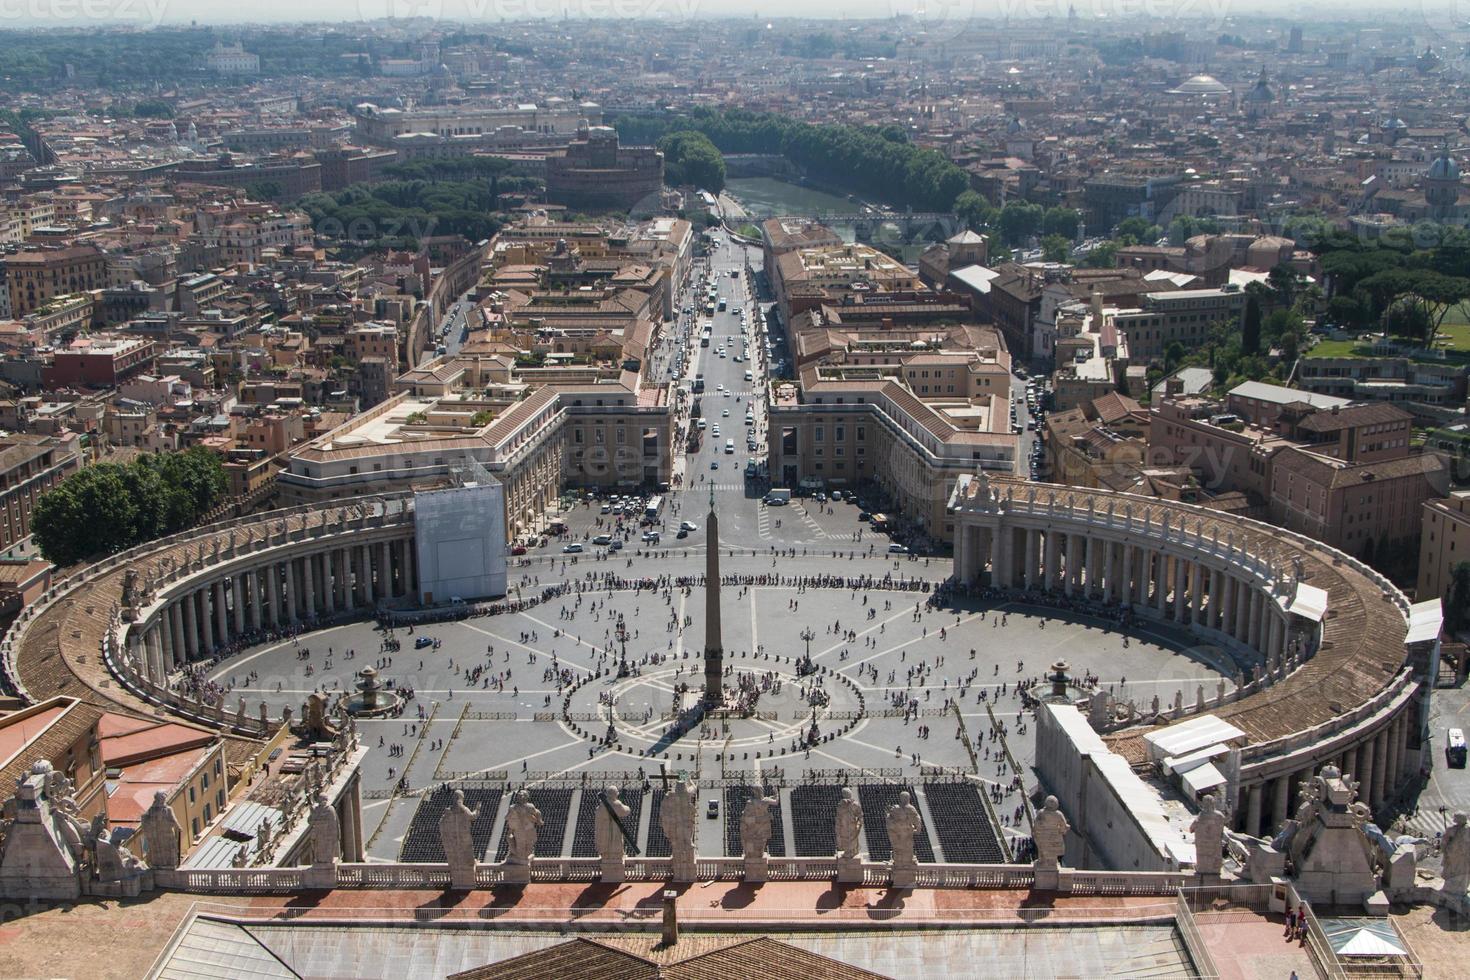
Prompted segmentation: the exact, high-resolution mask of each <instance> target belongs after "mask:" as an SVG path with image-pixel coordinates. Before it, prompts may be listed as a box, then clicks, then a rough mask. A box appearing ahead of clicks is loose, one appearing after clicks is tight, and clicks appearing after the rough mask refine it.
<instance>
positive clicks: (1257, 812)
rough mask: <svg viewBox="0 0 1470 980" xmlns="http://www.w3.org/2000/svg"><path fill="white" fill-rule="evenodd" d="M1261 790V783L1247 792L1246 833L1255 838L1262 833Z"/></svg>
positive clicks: (1252, 786) (1254, 785) (1253, 785)
mask: <svg viewBox="0 0 1470 980" xmlns="http://www.w3.org/2000/svg"><path fill="white" fill-rule="evenodd" d="M1261 790H1262V784H1260V783H1254V784H1252V785H1251V787H1250V788H1249V789H1247V790H1246V796H1245V832H1246V833H1247V834H1250V835H1251V836H1253V837H1255V836H1259V835H1260V833H1261V796H1262V793H1261Z"/></svg>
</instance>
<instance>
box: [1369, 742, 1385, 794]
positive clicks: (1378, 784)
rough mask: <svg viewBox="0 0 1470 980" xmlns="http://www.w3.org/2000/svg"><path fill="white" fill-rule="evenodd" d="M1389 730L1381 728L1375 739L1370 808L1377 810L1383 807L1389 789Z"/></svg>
mask: <svg viewBox="0 0 1470 980" xmlns="http://www.w3.org/2000/svg"><path fill="white" fill-rule="evenodd" d="M1387 775H1388V729H1387V728H1380V729H1379V730H1378V734H1377V735H1376V736H1374V738H1373V793H1372V796H1371V801H1370V804H1369V805H1370V806H1372V807H1373V808H1374V809H1375V810H1376V809H1378V808H1379V807H1380V806H1382V805H1383V799H1384V797H1385V796H1386V795H1387V794H1386V792H1385V791H1386V790H1387V788H1388V780H1387V778H1386V777H1387Z"/></svg>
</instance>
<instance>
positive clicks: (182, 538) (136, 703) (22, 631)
mask: <svg viewBox="0 0 1470 980" xmlns="http://www.w3.org/2000/svg"><path fill="white" fill-rule="evenodd" d="M408 506H409V504H408V500H407V498H405V497H403V496H401V495H384V496H379V497H360V498H357V499H355V500H353V501H351V502H350V503H327V504H313V505H308V506H302V507H294V508H289V509H284V510H274V511H266V512H263V513H261V514H254V515H249V516H246V517H240V518H235V519H232V520H229V521H223V522H220V523H217V524H212V525H209V526H207V527H202V528H196V529H193V530H190V531H184V532H181V533H179V534H176V535H171V536H169V537H167V538H162V539H159V540H157V541H154V542H149V543H146V544H143V545H140V546H138V547H136V548H131V549H129V550H127V551H125V552H122V553H120V554H118V555H114V556H111V557H109V558H106V559H102V560H101V561H99V562H97V563H95V564H93V565H90V566H87V567H86V568H82V569H78V570H77V571H75V572H73V573H72V574H70V575H68V576H66V577H65V578H63V579H61V580H60V581H59V582H58V583H57V584H56V585H55V586H54V587H53V588H52V589H51V591H50V592H48V593H47V595H46V596H45V597H43V598H42V599H41V600H40V601H39V602H38V603H36V604H35V605H33V606H32V607H31V608H29V609H28V610H26V611H25V612H24V613H23V614H22V615H21V617H20V618H18V619H17V620H16V622H15V623H14V624H13V625H12V626H11V628H10V630H9V632H8V633H7V634H6V635H5V638H4V641H3V643H0V656H3V657H4V659H5V669H6V672H7V674H8V675H9V676H10V677H11V678H12V680H13V681H14V682H15V683H16V686H17V687H19V688H20V690H21V692H22V693H23V695H24V696H25V697H26V698H28V699H29V700H31V701H33V702H36V701H43V700H45V699H47V698H51V697H55V696H57V695H65V696H67V697H75V698H80V699H82V700H83V701H86V702H88V703H91V704H94V705H96V706H98V707H100V708H102V709H104V710H123V711H129V712H134V713H141V714H147V715H153V714H158V713H159V711H160V709H159V707H158V706H157V705H155V704H152V703H150V702H148V701H146V700H144V699H143V698H142V697H140V696H138V695H136V694H135V693H133V692H132V691H130V690H129V689H128V688H127V687H125V686H124V685H123V684H121V683H119V681H118V679H117V678H116V677H115V676H113V675H112V673H111V672H110V671H109V670H108V666H107V663H106V660H105V658H104V656H103V654H102V642H103V639H104V638H105V637H106V636H107V633H108V631H109V629H111V630H114V631H115V630H116V629H117V626H118V623H117V621H116V618H115V617H116V614H117V613H118V611H119V610H120V609H121V608H122V606H123V593H124V589H125V584H126V581H127V578H128V574H129V572H136V573H137V580H138V581H140V582H142V583H144V584H149V583H151V588H152V589H153V590H154V591H155V592H156V593H157V594H158V596H162V595H163V594H164V593H165V592H166V591H167V590H168V589H169V588H170V586H171V584H172V582H171V580H170V576H173V577H174V578H173V580H172V581H177V580H178V579H179V578H180V577H183V576H184V575H192V576H199V577H200V582H201V584H202V583H204V582H207V581H209V580H210V579H209V575H208V571H209V569H211V568H214V567H221V566H224V565H228V564H234V563H236V562H240V561H243V560H245V559H248V558H251V557H252V556H253V557H254V558H255V559H257V560H258V561H260V562H264V561H266V560H267V558H268V555H269V553H270V552H271V551H272V550H282V551H284V549H285V548H286V547H287V546H288V545H287V544H284V543H283V535H282V531H283V530H284V531H285V540H286V541H288V542H290V544H293V545H296V546H299V545H300V543H301V541H302V535H303V534H305V535H311V536H314V535H316V534H326V533H331V532H333V531H335V530H338V529H342V524H341V522H340V521H341V516H342V515H343V514H344V513H345V514H346V515H347V516H348V525H347V527H348V528H350V527H352V526H353V525H354V523H355V520H356V515H358V514H359V513H372V512H373V511H376V512H377V514H376V515H375V516H378V517H381V518H383V519H387V518H389V517H392V516H393V514H392V513H391V512H392V511H393V509H394V508H398V513H399V514H406V513H407V512H408V511H407V508H408ZM359 508H362V510H361V511H360V510H359ZM373 526H378V525H376V524H374V525H373ZM232 534H233V538H232V537H231V535H232ZM231 540H233V542H234V545H235V547H234V549H233V550H232V549H231V548H230V542H231ZM191 566H192V567H191ZM154 601H157V597H155V600H154ZM255 746H256V743H254V742H253V741H251V740H250V739H245V738H236V737H234V736H227V754H228V755H229V756H230V758H231V761H236V760H238V759H239V758H243V757H244V756H247V755H249V754H252V753H253V749H254V747H255Z"/></svg>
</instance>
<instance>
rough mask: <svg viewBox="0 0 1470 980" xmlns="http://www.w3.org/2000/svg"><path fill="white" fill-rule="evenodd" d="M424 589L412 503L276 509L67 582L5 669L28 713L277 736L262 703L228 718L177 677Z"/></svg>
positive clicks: (16, 636) (33, 621)
mask: <svg viewBox="0 0 1470 980" xmlns="http://www.w3.org/2000/svg"><path fill="white" fill-rule="evenodd" d="M417 581H418V579H417V563H416V559H415V553H414V525H413V505H412V498H411V497H408V496H379V497H363V498H359V499H357V500H355V501H353V502H351V503H349V504H342V503H334V504H326V505H312V506H304V507H295V508H291V509H288V510H279V511H270V512H267V513H264V514H259V515H252V516H247V517H242V518H236V519H234V520H231V521H226V522H222V523H219V524H213V525H210V526H207V527H203V528H199V529H196V530H194V531H189V532H184V533H182V534H178V535H173V536H171V537H168V538H163V539H160V540H158V541H155V542H151V543H149V544H146V545H141V546H139V547H137V548H133V549H129V550H128V551H125V552H122V553H121V554H118V555H114V556H112V557H111V558H107V559H104V560H103V561H101V562H98V563H97V564H95V565H91V566H89V567H87V568H85V569H82V570H81V571H79V572H77V573H75V574H73V575H71V576H68V577H67V578H66V579H63V580H62V581H60V582H58V583H57V584H56V585H55V586H53V587H52V588H51V589H50V590H49V591H48V592H47V593H46V594H45V595H44V596H43V597H42V598H41V600H40V601H38V602H37V603H35V604H33V605H32V606H31V607H30V608H28V609H27V610H26V611H25V612H24V613H23V614H22V615H21V616H20V617H19V618H18V619H17V620H16V622H15V624H14V625H13V626H12V627H11V629H10V631H9V633H7V634H6V636H5V639H4V641H3V642H0V662H3V665H4V669H5V671H6V673H7V676H8V678H9V680H10V681H11V684H12V686H14V687H15V688H16V690H18V691H19V692H20V693H21V695H22V696H23V697H25V698H26V699H27V700H29V701H39V700H44V699H45V698H48V697H52V696H55V695H58V694H66V695H71V696H78V697H83V698H84V699H86V700H91V701H93V702H95V703H99V704H101V705H102V706H103V707H107V706H109V705H108V703H109V702H111V703H112V704H115V705H120V706H123V707H127V708H130V709H132V710H140V709H141V710H152V705H163V706H164V707H167V708H169V709H171V710H174V711H176V712H178V713H180V714H183V715H185V716H187V717H190V718H192V719H194V720H196V721H204V722H206V723H211V724H215V725H219V726H221V727H225V728H228V729H232V730H233V731H234V732H235V734H238V735H243V736H246V737H254V738H258V737H263V736H266V735H268V734H270V733H271V732H272V731H273V730H274V729H275V728H276V727H278V726H279V724H280V719H272V718H270V717H269V716H268V713H267V711H266V707H265V705H264V704H263V703H262V704H260V705H259V710H258V712H255V713H249V714H247V711H246V708H245V704H244V699H243V698H241V699H240V702H239V704H238V706H237V707H236V708H235V710H233V711H230V712H228V713H227V712H226V709H225V706H224V705H223V704H219V703H216V704H212V705H205V704H201V703H200V702H197V701H193V700H190V699H188V698H186V697H184V696H182V695H180V694H179V693H178V692H176V691H174V690H171V689H170V688H169V686H168V677H169V675H170V674H172V673H176V672H177V671H178V670H180V669H183V668H185V667H187V665H188V664H189V663H191V662H194V661H203V660H208V659H210V658H212V657H215V656H216V655H224V654H226V653H228V652H229V651H230V650H232V649H238V648H239V647H240V646H242V645H247V644H249V643H252V642H257V641H259V640H261V639H264V638H266V637H268V636H270V635H272V633H275V632H277V631H287V630H292V629H299V628H311V627H313V626H317V625H324V624H325V623H327V622H330V621H332V620H333V619H338V618H349V617H360V616H362V615H365V614H368V613H371V612H373V611H376V610H377V609H378V608H379V607H381V606H384V605H405V604H407V605H411V604H413V603H414V602H416V601H417V594H418V592H417ZM118 682H121V686H119V684H118ZM140 702H141V703H140ZM150 702H151V704H150Z"/></svg>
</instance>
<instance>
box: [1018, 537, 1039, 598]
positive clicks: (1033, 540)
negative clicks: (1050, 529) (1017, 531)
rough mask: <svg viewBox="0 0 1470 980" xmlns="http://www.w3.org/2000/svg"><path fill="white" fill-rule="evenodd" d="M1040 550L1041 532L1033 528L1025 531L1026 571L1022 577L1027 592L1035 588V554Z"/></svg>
mask: <svg viewBox="0 0 1470 980" xmlns="http://www.w3.org/2000/svg"><path fill="white" fill-rule="evenodd" d="M1040 550H1041V532H1040V531H1038V530H1036V529H1035V528H1027V529H1026V570H1025V574H1024V575H1023V577H1022V579H1021V580H1022V581H1023V582H1024V583H1025V585H1026V588H1027V590H1031V589H1034V588H1036V562H1037V552H1039V551H1040Z"/></svg>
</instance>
